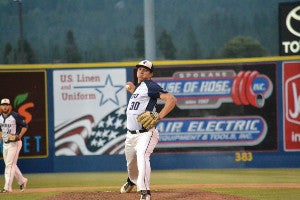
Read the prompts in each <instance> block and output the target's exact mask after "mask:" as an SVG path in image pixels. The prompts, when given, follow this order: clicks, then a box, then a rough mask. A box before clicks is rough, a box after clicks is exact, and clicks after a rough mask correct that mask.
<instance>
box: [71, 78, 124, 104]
mask: <svg viewBox="0 0 300 200" xmlns="http://www.w3.org/2000/svg"><path fill="white" fill-rule="evenodd" d="M74 88H94V89H95V90H96V91H98V92H99V93H100V94H101V99H100V106H102V105H104V104H105V103H106V102H108V101H111V102H113V103H114V104H116V105H119V98H118V96H117V94H118V93H119V92H120V91H121V90H122V89H123V88H124V86H123V85H114V84H113V82H112V80H111V77H110V75H108V76H107V77H106V80H105V83H104V85H100V86H76V87H74Z"/></svg>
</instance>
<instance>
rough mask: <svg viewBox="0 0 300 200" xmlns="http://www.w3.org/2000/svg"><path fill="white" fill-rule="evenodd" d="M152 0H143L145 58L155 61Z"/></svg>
mask: <svg viewBox="0 0 300 200" xmlns="http://www.w3.org/2000/svg"><path fill="white" fill-rule="evenodd" d="M154 21H155V20H154V0H144V33H145V34H144V35H145V36H144V37H145V58H146V59H147V60H151V61H153V60H155V59H156V41H155V23H154Z"/></svg>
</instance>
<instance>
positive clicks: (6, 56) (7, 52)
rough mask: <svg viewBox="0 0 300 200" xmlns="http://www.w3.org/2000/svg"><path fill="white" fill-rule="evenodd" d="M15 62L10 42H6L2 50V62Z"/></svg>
mask: <svg viewBox="0 0 300 200" xmlns="http://www.w3.org/2000/svg"><path fill="white" fill-rule="evenodd" d="M15 62H16V57H15V52H14V50H13V47H12V46H11V44H10V43H6V45H5V47H4V52H3V63H4V64H13V63H15Z"/></svg>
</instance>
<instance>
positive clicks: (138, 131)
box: [128, 129, 148, 134]
mask: <svg viewBox="0 0 300 200" xmlns="http://www.w3.org/2000/svg"><path fill="white" fill-rule="evenodd" d="M128 131H129V132H130V133H131V134H138V133H145V132H148V131H147V129H142V130H136V131H131V130H128Z"/></svg>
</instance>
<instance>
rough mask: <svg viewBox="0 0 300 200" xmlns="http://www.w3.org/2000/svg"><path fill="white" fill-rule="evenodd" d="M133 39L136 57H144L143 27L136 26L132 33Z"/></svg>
mask: <svg viewBox="0 0 300 200" xmlns="http://www.w3.org/2000/svg"><path fill="white" fill-rule="evenodd" d="M134 39H135V52H136V55H137V57H139V58H142V57H144V56H145V37H144V27H143V26H142V25H138V26H137V27H136V28H135V32H134Z"/></svg>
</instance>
